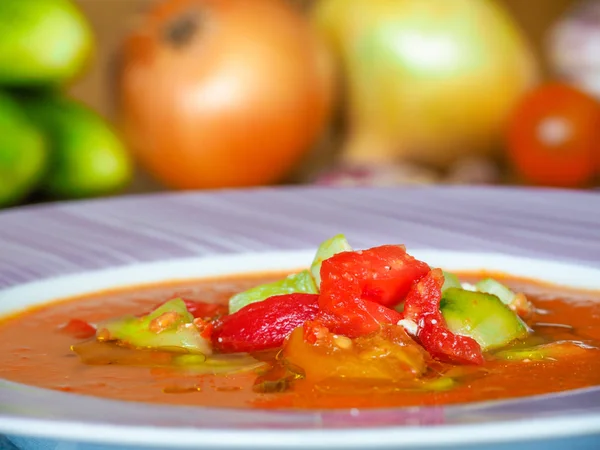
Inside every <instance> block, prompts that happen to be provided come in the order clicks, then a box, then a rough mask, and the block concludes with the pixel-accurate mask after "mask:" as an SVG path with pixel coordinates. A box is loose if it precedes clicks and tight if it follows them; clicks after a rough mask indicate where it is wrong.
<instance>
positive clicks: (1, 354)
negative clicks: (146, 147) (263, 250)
mask: <svg viewBox="0 0 600 450" xmlns="http://www.w3.org/2000/svg"><path fill="white" fill-rule="evenodd" d="M342 266H343V265H342ZM386 270H387V269H386ZM324 272H326V271H325V270H322V272H321V274H323V273H324ZM424 272H427V273H426V274H425V273H423V274H417V275H414V274H413V275H414V277H413V278H414V279H413V280H411V281H410V283H408V284H407V285H406V286H404V285H403V284H402V283H400V284H396V285H394V286H391V285H390V283H391V282H390V281H389V279H386V278H385V277H383V278H382V280H383V281H381V282H377V283H371V284H369V283H367V285H364V284H363V285H362V286H361V291H360V292H359V294H360V295H359V297H360V300H361V302H363V303H360V302H358V300H356V301H354V300H353V297H352V295H353V294H352V292H351V291H352V288H351V287H349V286H345V287H343V289H345V291H343V292H342V291H340V292H342V293H341V294H340V293H339V292H338V293H336V292H337V291H336V292H333V291H327V292H326V290H327V289H333V288H331V286H329V287H328V285H327V283H328V281H327V280H325V279H322V280H320V281H321V285H320V286H321V289H320V292H319V293H318V294H315V293H310V292H306V289H302V288H299V289H298V291H299V292H296V293H294V292H291V293H290V292H288V293H282V294H279V295H275V296H270V297H269V298H267V299H266V300H263V301H256V298H253V299H251V300H252V301H250V302H249V303H248V304H246V305H244V306H241V307H239V306H240V305H237V306H236V308H238V310H237V312H233V311H230V308H231V309H235V308H232V307H231V299H232V297H234V296H235V294H238V293H241V292H244V291H247V290H248V289H250V288H252V287H255V286H258V285H264V284H265V283H270V282H273V281H276V280H280V279H282V278H284V277H283V275H281V276H279V275H277V274H269V275H260V276H258V275H257V276H254V277H248V276H245V277H238V278H236V277H232V278H223V279H212V280H199V281H189V282H185V283H177V284H173V283H172V284H161V285H151V286H142V287H135V288H129V289H123V290H117V291H106V292H100V293H96V294H93V295H88V296H85V297H81V298H71V299H64V300H61V301H57V302H54V303H51V304H47V305H44V306H40V307H36V308H33V309H30V310H27V311H25V312H21V313H18V314H16V315H13V316H10V317H6V318H4V319H2V321H0V377H3V378H6V379H8V380H13V381H17V382H20V383H25V384H30V385H35V386H39V387H44V388H48V389H55V390H60V391H65V392H72V393H77V394H85V395H94V396H100V397H109V398H114V399H121V400H133V401H143V402H155V403H166V404H174V405H175V404H177V405H202V406H221V407H236V408H350V407H354V408H377V407H391V406H394V407H397V406H413V405H433V404H436V405H437V404H451V403H462V402H473V401H481V400H496V399H505V398H511V397H521V396H528V395H535V394H543V393H549V392H558V391H565V390H569V389H576V388H583V387H589V386H595V385H600V350H599V347H600V294H598V293H590V292H576V291H571V290H566V289H560V288H557V287H552V286H548V285H542V284H537V283H534V282H530V281H526V280H517V279H509V278H504V277H502V276H500V275H495V276H493V278H494V279H495V282H496V283H497V285H491V286H488V288H491V289H492V290H493V289H494V288H497V287H498V286H502V287H504V288H505V289H507V291H508V292H511V291H512V292H513V293H518V295H515V296H514V298H513V304H508V305H504V306H502V305H501V304H500V303H498V301H497V298H498V297H501V296H502V292H498V293H497V294H498V295H497V296H495V295H492V294H489V293H486V294H484V296H478V295H477V294H480V293H481V292H480V291H478V290H474V289H473V286H471V285H469V284H465V282H469V283H473V284H474V285H477V284H476V282H477V281H478V280H481V279H489V278H490V274H462V275H461V276H460V280H461V282H463V284H462V285H461V287H466V289H462V290H461V288H459V287H458V285H457V286H454V287H448V286H437V287H439V288H440V289H439V292H438V290H436V277H435V271H434V270H432V271H429V269H427V270H425V271H424ZM432 272H433V275H432ZM355 275H356V273H355ZM445 275H446V278H445V279H446V280H447V279H449V276H448V274H445ZM326 276H327V275H326ZM340 276H341V277H344V274H343V273H342V274H340ZM411 276H412V275H411ZM330 278H331V277H330ZM333 278H334V280H335V277H333ZM346 278H348V277H346ZM374 280H375V281H377V280H379V278H378V277H375V278H374ZM329 281H331V279H330V280H329ZM404 281H405V280H404ZM404 281H403V283H404ZM437 283H438V285H439V284H440V280H437ZM334 284H335V283H334ZM484 285H485V283H484ZM334 287H335V286H334ZM442 288H444V291H443V293H441V292H442ZM452 289H454V291H452ZM483 290H485V289H483ZM488 290H489V289H488ZM288 291H290V289H288ZM291 291H293V289H292V290H291ZM334 291H335V289H334ZM255 292H256V291H255ZM357 292H358V291H357ZM390 293H391V294H394V293H397V294H398V295H396V297H397V298H400V297H401V300H400V301H397V300H393V299H392V297H393V295H391V294H390ZM338 294H339V295H341V297H339V296H338V297H336V295H338ZM342 294H343V295H342ZM326 295H329V297H330V298H333V299H334V300H333V302H334V305H333V306H331V305H330V304H328V303H327V302H328V301H330V300H328V299H324V298H323V297H324V296H326ZM394 295H395V294H394ZM419 295H420V296H419ZM486 295H487V297H486ZM488 297H489V298H488ZM357 298H358V297H357ZM172 299H177V300H176V301H173V300H172ZM180 299H181V300H180ZM238 300H239V297H238ZM246 300H247V299H246ZM228 302H229V305H228ZM335 302H337V303H335ZM486 302H489V304H488V303H486ZM242 303H243V302H242ZM159 305H162V306H159ZM182 305H183V307H182ZM373 305H376V306H373ZM432 305H433V306H432ZM473 305H475V306H476V308H475V307H474V306H473ZM159 308H162V310H161V309H159ZM328 308H329V309H328ZM353 308H354V309H353ZM494 308H495V309H494ZM230 312H231V313H230ZM484 312H485V314H484ZM151 314H154V315H152V316H151ZM188 314H189V315H188ZM361 314H363V315H365V316H364V317H363V316H361ZM365 317H367V319H368V320H367V319H365ZM436 326H443V328H441V331H440V329H438V328H436ZM446 331H447V333H446ZM186 333H187V334H186ZM444 333H446V334H444ZM447 335H450V336H452V339H454V340H453V341H452V342H451V343H448V342H446V341H444V336H446V338H447ZM449 344H452V345H453V346H454V347H452V348H454V349H456V348H458V349H459V350H458V351H455V350H452V349H450V347H449V346H448V345H449Z"/></svg>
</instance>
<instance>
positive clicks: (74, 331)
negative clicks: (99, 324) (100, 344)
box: [61, 319, 96, 339]
mask: <svg viewBox="0 0 600 450" xmlns="http://www.w3.org/2000/svg"><path fill="white" fill-rule="evenodd" d="M61 331H63V332H64V333H67V334H69V335H71V336H73V337H74V338H76V339H89V338H91V337H93V336H95V335H96V328H95V327H93V326H92V325H90V324H89V323H88V322H86V321H85V320H80V319H71V320H69V322H67V324H66V325H64V326H63V327H62V328H61Z"/></svg>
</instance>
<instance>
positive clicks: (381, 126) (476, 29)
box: [312, 0, 538, 167]
mask: <svg viewBox="0 0 600 450" xmlns="http://www.w3.org/2000/svg"><path fill="white" fill-rule="evenodd" d="M312 16H313V20H314V22H315V24H316V25H317V27H318V28H319V30H320V31H321V32H322V34H323V36H324V37H325V38H326V39H327V41H328V43H329V45H330V48H332V50H333V51H334V52H335V54H336V55H337V57H338V61H339V63H340V65H341V67H342V68H343V73H344V75H345V80H344V81H345V96H346V102H347V120H348V124H347V125H348V127H349V131H348V139H347V142H346V145H345V148H344V152H343V155H344V158H345V159H346V160H348V161H350V162H351V163H353V164H363V163H365V162H367V163H369V162H379V163H383V164H387V163H389V162H390V160H394V159H402V160H410V161H413V162H419V163H423V164H427V165H432V166H437V167H447V166H448V165H450V164H452V163H454V162H456V161H457V160H458V159H460V158H461V157H464V156H473V155H479V156H486V155H493V154H495V151H496V149H497V148H498V147H497V146H496V145H495V144H496V143H497V142H499V141H500V139H501V133H502V127H503V125H504V122H505V120H506V119H507V117H508V115H509V114H510V112H511V110H512V108H513V106H514V105H515V103H516V101H517V100H518V99H519V97H520V96H521V95H522V94H523V93H524V92H525V91H526V90H527V89H529V88H530V87H531V86H532V85H533V84H534V83H535V81H536V80H537V72H538V69H537V63H536V61H535V60H534V58H533V56H532V53H531V51H530V48H529V47H528V45H527V43H526V42H525V40H524V39H523V37H522V36H521V34H520V32H519V30H518V29H517V27H516V26H515V24H514V23H513V21H512V20H511V18H510V17H509V16H508V15H507V14H506V12H505V11H504V10H502V9H501V8H500V7H499V6H498V5H497V4H495V3H493V2H492V1H490V0H444V1H439V0H418V1H417V0H395V1H390V0H353V1H348V0H322V1H320V2H318V3H316V6H315V8H314V9H313V11H312Z"/></svg>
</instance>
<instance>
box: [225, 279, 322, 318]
mask: <svg viewBox="0 0 600 450" xmlns="http://www.w3.org/2000/svg"><path fill="white" fill-rule="evenodd" d="M295 292H302V293H306V294H317V293H318V290H317V286H316V285H315V282H314V280H313V278H312V276H311V274H310V272H309V271H308V270H303V271H302V272H299V273H295V274H292V275H290V276H288V277H287V278H284V279H283V280H279V281H275V282H273V283H268V284H261V285H260V286H256V287H253V288H251V289H248V290H247V291H244V292H241V293H239V294H236V295H234V296H233V297H231V298H230V299H229V314H233V313H235V312H237V311H239V310H240V309H242V308H243V307H244V306H247V305H249V304H251V303H255V302H261V301H263V300H266V299H267V298H269V297H273V296H274V295H283V294H293V293H295Z"/></svg>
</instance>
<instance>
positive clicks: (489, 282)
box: [475, 278, 516, 305]
mask: <svg viewBox="0 0 600 450" xmlns="http://www.w3.org/2000/svg"><path fill="white" fill-rule="evenodd" d="M475 288H476V289H477V290H478V291H479V292H484V293H486V294H492V295H495V296H496V297H498V298H499V299H500V300H501V301H502V303H504V304H505V305H510V304H511V303H512V302H513V300H514V298H515V295H516V294H515V293H514V292H513V291H511V290H510V289H509V288H507V287H506V286H504V285H503V284H502V283H499V282H498V281H496V280H494V279H492V278H486V279H484V280H481V281H478V282H477V283H475Z"/></svg>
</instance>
